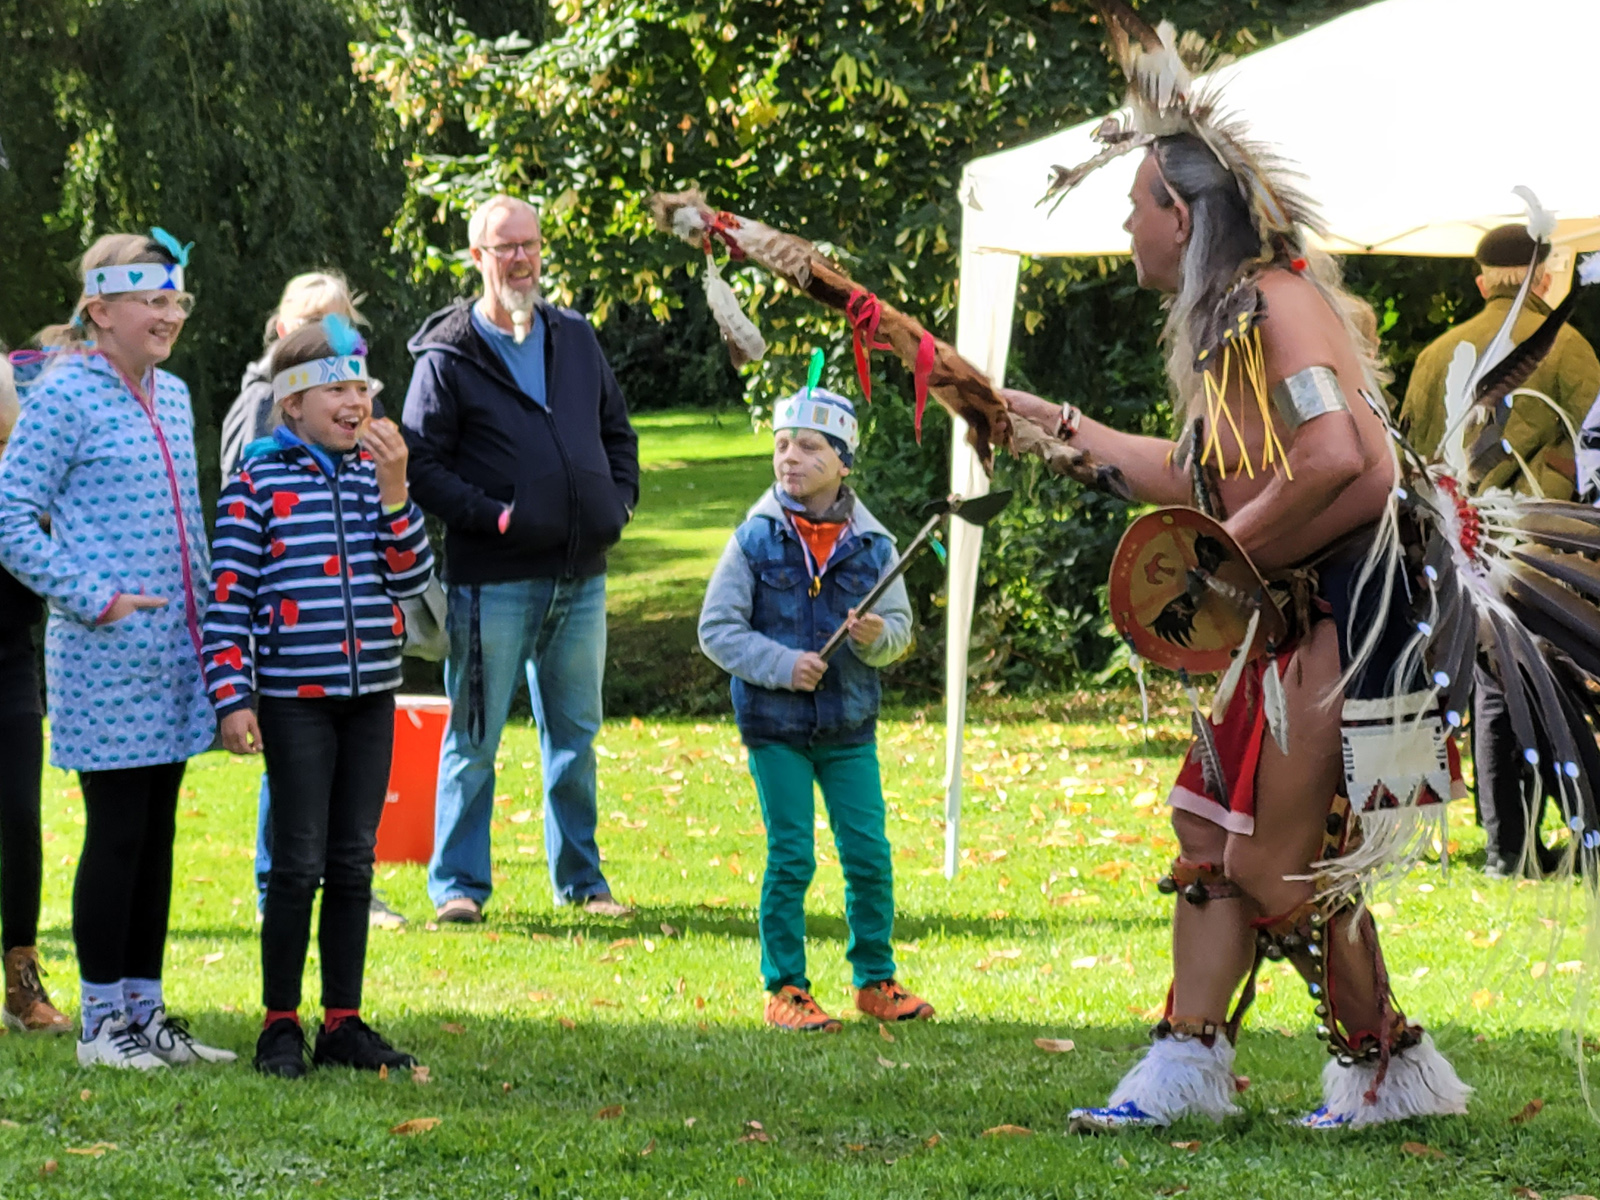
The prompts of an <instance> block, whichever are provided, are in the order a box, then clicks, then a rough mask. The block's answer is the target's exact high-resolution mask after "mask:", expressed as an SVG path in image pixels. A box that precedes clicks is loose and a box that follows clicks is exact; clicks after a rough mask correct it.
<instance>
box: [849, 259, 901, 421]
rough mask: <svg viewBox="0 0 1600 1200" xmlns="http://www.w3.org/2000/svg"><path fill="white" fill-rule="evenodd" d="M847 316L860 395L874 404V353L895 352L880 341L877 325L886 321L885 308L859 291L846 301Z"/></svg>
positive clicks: (876, 299) (870, 294)
mask: <svg viewBox="0 0 1600 1200" xmlns="http://www.w3.org/2000/svg"><path fill="white" fill-rule="evenodd" d="M844 315H845V316H846V317H848V318H849V319H850V345H851V348H852V349H853V350H854V351H855V354H856V377H857V378H858V379H860V380H861V394H862V395H863V396H865V397H866V399H867V403H868V404H870V403H872V366H871V362H872V352H873V351H874V350H893V349H894V347H893V346H891V345H890V344H889V343H888V342H880V341H878V340H877V338H878V322H879V321H880V320H882V319H883V305H882V304H881V303H880V302H879V300H878V298H877V297H876V296H874V295H873V294H872V293H871V292H864V291H861V290H860V289H859V288H858V289H857V290H856V291H853V292H851V293H850V299H848V300H846V301H845V304H844Z"/></svg>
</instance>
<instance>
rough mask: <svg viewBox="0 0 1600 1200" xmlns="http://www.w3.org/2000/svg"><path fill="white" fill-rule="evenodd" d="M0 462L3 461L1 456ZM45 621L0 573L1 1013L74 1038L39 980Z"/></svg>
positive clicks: (0, 363) (3, 364)
mask: <svg viewBox="0 0 1600 1200" xmlns="http://www.w3.org/2000/svg"><path fill="white" fill-rule="evenodd" d="M17 407H18V406H17V389H16V386H15V384H14V383H13V380H12V370H11V363H10V361H9V360H8V359H7V358H6V357H5V356H4V355H0V456H3V454H4V451H5V446H6V443H7V442H8V441H10V439H11V430H12V428H13V427H14V426H15V425H16V423H17ZM0 461H3V458H0ZM43 619H44V605H43V603H41V602H40V600H39V597H37V596H35V595H34V594H33V593H32V592H30V591H29V590H28V589H27V588H25V587H23V586H22V585H21V584H20V583H18V582H17V580H16V578H15V577H14V576H12V575H10V574H7V573H6V572H4V571H0V760H3V761H4V762H5V764H6V769H5V772H4V774H3V775H0V944H3V945H4V948H5V971H6V996H5V1007H4V1008H3V1009H0V1016H3V1018H4V1020H5V1024H6V1027H7V1028H10V1029H14V1030H16V1031H17V1032H18V1033H71V1032H72V1022H71V1021H70V1020H68V1019H67V1017H66V1016H64V1015H63V1014H62V1013H60V1012H58V1011H57V1010H56V1009H55V1007H54V1006H53V1005H51V1003H50V996H49V993H47V992H46V991H45V989H44V984H43V983H42V982H41V981H40V979H39V976H40V974H41V972H42V971H43V968H42V967H41V966H40V965H39V951H38V948H37V942H38V940H39V893H40V890H41V888H42V887H43V884H44V841H43V831H42V830H41V828H40V825H39V772H40V771H41V770H42V769H43V767H44V717H43V713H42V711H41V709H40V705H39V669H38V667H37V665H36V664H35V659H34V644H33V628H34V626H35V625H37V624H39V622H40V621H41V620H43Z"/></svg>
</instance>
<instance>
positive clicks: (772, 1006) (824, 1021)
mask: <svg viewBox="0 0 1600 1200" xmlns="http://www.w3.org/2000/svg"><path fill="white" fill-rule="evenodd" d="M766 1015H767V1024H768V1025H776V1026H777V1027H778V1028H779V1029H790V1030H793V1031H794V1032H796V1033H838V1032H839V1030H841V1029H843V1028H844V1026H843V1025H841V1024H840V1023H839V1019H838V1018H837V1017H830V1016H829V1015H828V1014H827V1013H825V1012H823V1011H822V1006H821V1005H819V1004H818V1003H817V1002H816V1001H815V1000H814V999H812V997H811V993H810V992H807V991H804V990H802V989H800V988H797V987H795V986H794V985H793V984H789V985H788V986H785V987H781V988H779V989H778V990H777V991H775V992H773V993H772V995H770V996H768V997H767V1014H766Z"/></svg>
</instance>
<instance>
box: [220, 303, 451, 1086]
mask: <svg viewBox="0 0 1600 1200" xmlns="http://www.w3.org/2000/svg"><path fill="white" fill-rule="evenodd" d="M271 365H272V391H273V396H274V397H275V399H276V403H277V405H278V406H279V408H280V409H281V416H282V422H281V423H278V422H277V421H274V425H275V428H274V429H273V432H272V436H270V437H267V438H262V439H259V440H257V441H255V442H252V443H250V445H248V446H246V447H245V451H244V465H243V466H242V467H241V469H240V470H239V471H238V473H236V474H235V475H234V476H233V477H232V478H231V479H230V480H229V481H228V483H227V485H226V486H225V487H224V488H223V491H222V495H221V497H220V498H219V500H218V502H217V526H216V538H215V542H214V545H213V555H212V558H213V565H212V596H211V606H210V609H209V610H208V612H207V614H206V623H205V662H206V674H207V683H208V685H209V688H210V691H211V697H212V701H213V703H214V704H215V705H216V708H217V716H218V718H219V720H220V721H221V725H222V743H223V746H224V747H225V748H226V749H228V750H231V751H233V752H234V753H236V754H254V753H263V754H265V756H266V760H267V774H268V776H269V778H270V780H271V784H272V790H273V796H274V801H273V805H272V844H273V846H274V848H275V850H276V852H277V857H276V858H275V860H274V861H273V864H272V874H271V876H270V877H269V879H268V881H267V904H266V911H265V913H264V914H263V918H262V923H261V974H262V994H263V1002H264V1004H265V1006H266V1010H267V1013H266V1019H265V1021H264V1022H263V1027H262V1032H261V1036H260V1039H259V1040H258V1042H257V1044H256V1055H255V1066H256V1069H257V1070H259V1071H261V1072H262V1073H264V1074H268V1075H278V1076H282V1077H285V1078H299V1077H300V1076H302V1075H304V1074H305V1073H306V1070H307V1062H306V1042H305V1037H304V1035H303V1033H302V1032H301V1027H300V1016H299V1007H300V981H301V976H302V975H303V974H304V972H305V960H306V945H307V942H308V940H309V937H310V930H311V909H312V905H313V902H314V901H315V899H316V894H317V888H318V886H319V885H320V886H321V889H322V912H321V917H320V924H319V927H318V931H317V944H318V948H319V950H320V953H321V969H322V1006H323V1010H324V1016H323V1021H322V1027H321V1029H320V1030H319V1031H318V1033H317V1040H316V1050H315V1053H314V1055H313V1056H312V1062H313V1063H314V1064H315V1065H317V1066H328V1065H336V1066H349V1067H357V1068H362V1069H366V1070H373V1071H376V1070H380V1069H382V1068H385V1067H389V1068H401V1067H410V1066H413V1065H415V1062H416V1060H415V1059H413V1058H412V1057H411V1056H410V1055H409V1054H405V1053H403V1052H401V1051H398V1050H396V1049H395V1048H394V1047H393V1046H391V1045H390V1044H389V1043H388V1042H387V1041H385V1040H384V1039H383V1038H382V1037H381V1036H380V1035H379V1034H378V1033H377V1032H376V1031H375V1030H373V1029H372V1028H371V1027H370V1026H369V1025H367V1024H366V1023H365V1022H364V1021H363V1020H362V1019H361V984H362V975H363V973H364V970H365V964H366V953H367V927H368V922H367V909H368V904H369V901H370V898H371V891H372V863H373V849H374V846H375V844H376V841H377V835H378V821H379V819H380V818H381V817H382V815H383V801H384V794H385V792H386V790H387V786H388V779H389V761H390V754H391V751H392V748H393V743H394V693H395V690H396V689H397V688H399V686H400V675H401V672H400V652H401V648H402V647H403V646H404V644H405V619H404V617H403V615H402V613H401V609H400V604H399V601H401V600H403V599H406V598H408V597H411V596H417V595H420V594H421V593H422V592H423V590H424V589H425V588H426V587H427V586H428V579H429V576H430V575H431V573H432V570H433V554H432V552H431V550H430V549H429V547H428V537H427V531H426V528H425V526H424V524H423V519H422V513H421V511H420V510H418V509H417V507H416V506H415V505H414V504H412V502H411V499H410V497H409V496H408V494H407V492H406V444H405V439H404V438H403V437H402V436H401V434H400V431H399V429H398V428H396V426H395V425H394V424H393V422H390V421H382V420H380V421H375V420H373V419H372V405H371V401H370V399H369V398H368V395H367V362H366V346H365V344H364V343H363V342H362V341H361V339H360V338H359V336H358V335H357V334H356V332H355V330H354V328H353V327H352V326H351V325H350V323H349V322H348V321H346V320H345V319H344V318H342V317H340V316H338V315H330V316H327V317H324V318H323V319H322V321H320V322H319V323H317V324H315V325H307V326H304V327H302V328H300V329H298V330H296V331H294V332H293V333H291V334H289V335H287V336H286V337H284V338H283V340H282V341H280V342H279V343H278V344H277V346H276V348H275V349H274V350H273V352H272V364H271ZM253 704H254V707H253Z"/></svg>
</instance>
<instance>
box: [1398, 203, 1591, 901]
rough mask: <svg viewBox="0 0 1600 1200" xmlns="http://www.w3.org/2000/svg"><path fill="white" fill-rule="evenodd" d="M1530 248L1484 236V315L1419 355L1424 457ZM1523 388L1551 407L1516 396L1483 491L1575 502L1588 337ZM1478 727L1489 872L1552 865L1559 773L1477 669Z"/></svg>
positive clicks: (1412, 420)
mask: <svg viewBox="0 0 1600 1200" xmlns="http://www.w3.org/2000/svg"><path fill="white" fill-rule="evenodd" d="M1534 245H1535V244H1534V240H1533V238H1532V237H1530V236H1529V235H1528V231H1527V229H1526V228H1525V227H1524V226H1522V225H1502V226H1500V227H1499V228H1497V229H1491V230H1490V231H1489V232H1488V233H1486V234H1484V235H1483V239H1482V240H1481V241H1480V242H1479V243H1478V249H1477V252H1476V257H1477V262H1478V277H1477V284H1478V291H1479V293H1480V294H1481V295H1482V296H1483V299H1484V306H1483V311H1482V312H1480V313H1478V315H1477V316H1475V317H1473V318H1471V319H1470V320H1468V321H1465V322H1463V323H1462V324H1460V325H1457V326H1456V327H1455V328H1454V329H1451V330H1449V331H1447V332H1446V333H1444V334H1443V335H1441V336H1440V337H1439V338H1437V339H1436V340H1434V341H1433V342H1432V343H1430V344H1429V345H1428V346H1427V347H1426V348H1424V349H1423V351H1422V353H1421V354H1419V355H1418V356H1417V363H1416V366H1415V368H1413V370H1412V372H1411V382H1410V384H1409V386H1408V387H1407V388H1406V398H1405V403H1404V404H1403V405H1402V406H1401V409H1400V425H1401V428H1402V429H1403V430H1405V431H1406V434H1407V437H1408V438H1409V440H1410V442H1411V444H1412V446H1413V447H1414V448H1415V449H1416V450H1417V452H1418V453H1419V454H1422V455H1423V456H1424V457H1426V456H1428V455H1431V454H1432V453H1433V452H1434V450H1435V449H1436V448H1437V447H1438V445H1439V442H1440V440H1441V439H1442V438H1443V437H1444V434H1445V414H1444V390H1445V375H1446V373H1447V372H1448V371H1449V369H1450V359H1451V356H1452V355H1453V354H1454V353H1455V349H1456V347H1457V346H1458V345H1459V344H1461V343H1462V342H1470V343H1471V344H1472V345H1473V346H1474V347H1475V348H1476V349H1477V350H1480V351H1481V350H1482V349H1483V348H1484V347H1485V346H1487V345H1488V344H1489V342H1490V340H1491V339H1492V338H1493V337H1494V335H1495V334H1496V333H1497V332H1498V331H1499V329H1500V326H1501V325H1502V324H1503V323H1504V321H1505V318H1506V313H1507V312H1509V311H1510V308H1511V303H1512V301H1513V300H1514V299H1515V297H1516V294H1517V290H1518V289H1519V288H1520V287H1521V286H1522V282H1523V280H1524V279H1526V278H1527V275H1528V269H1529V264H1530V263H1531V262H1532V261H1533V256H1534ZM1534 271H1535V275H1534V279H1533V283H1532V285H1531V288H1530V294H1529V297H1528V302H1527V305H1526V307H1525V308H1524V309H1523V312H1522V315H1521V316H1520V317H1519V318H1518V319H1517V324H1516V327H1515V329H1514V330H1513V333H1512V336H1513V338H1514V339H1515V340H1516V341H1517V342H1521V341H1522V340H1523V339H1524V338H1526V337H1527V336H1528V335H1529V334H1531V333H1533V331H1534V330H1535V329H1537V328H1538V327H1539V324H1540V322H1541V321H1543V320H1544V318H1545V317H1546V316H1547V315H1548V314H1549V312H1550V306H1549V305H1548V304H1546V303H1545V301H1544V297H1545V295H1546V294H1548V292H1549V290H1550V282H1551V280H1550V275H1549V273H1548V272H1547V271H1546V270H1545V267H1544V262H1543V259H1542V258H1541V260H1540V262H1539V264H1538V265H1537V266H1536V267H1535V268H1534ZM1523 386H1524V388H1526V389H1529V390H1531V391H1535V392H1539V393H1542V394H1543V396H1545V397H1548V399H1549V403H1547V402H1546V401H1545V400H1543V399H1540V398H1539V397H1538V396H1532V395H1526V394H1518V395H1516V396H1515V399H1514V402H1513V404H1512V409H1511V415H1510V416H1509V417H1508V418H1507V420H1506V427H1505V438H1506V441H1507V443H1508V444H1509V445H1510V446H1511V448H1512V449H1513V450H1514V451H1515V454H1514V455H1513V456H1511V457H1510V458H1508V459H1507V460H1506V461H1505V462H1503V463H1501V464H1500V465H1499V466H1498V467H1495V468H1494V469H1493V470H1492V471H1490V472H1489V473H1488V474H1487V475H1486V476H1485V477H1484V480H1483V483H1482V484H1481V486H1480V490H1487V489H1490V488H1509V489H1511V490H1512V491H1516V492H1520V493H1522V494H1524V495H1529V494H1532V495H1542V496H1546V497H1548V498H1549V499H1552V500H1571V499H1572V498H1573V497H1574V496H1575V495H1576V494H1577V493H1578V491H1579V490H1581V489H1580V484H1579V480H1578V470H1577V458H1578V448H1577V447H1575V446H1574V444H1573V440H1572V436H1571V432H1570V430H1572V429H1576V428H1578V427H1580V426H1581V425H1582V424H1583V422H1584V419H1585V417H1586V416H1587V415H1588V413H1589V409H1590V407H1591V406H1592V405H1593V404H1594V402H1595V397H1596V394H1597V393H1600V359H1597V358H1596V357H1595V352H1594V349H1593V347H1591V346H1590V345H1589V343H1588V342H1587V341H1585V340H1584V337H1583V335H1582V334H1580V333H1579V332H1578V331H1577V330H1575V329H1573V328H1572V327H1571V326H1570V325H1567V326H1563V327H1562V329H1561V331H1560V332H1559V333H1558V334H1557V335H1556V341H1555V345H1554V346H1552V347H1551V349H1550V352H1549V354H1547V355H1546V356H1545V358H1544V360H1543V361H1542V362H1541V363H1540V364H1539V365H1538V367H1536V368H1535V369H1534V372H1533V374H1532V375H1531V376H1530V377H1529V378H1528V381H1527V383H1526V384H1524V385H1523ZM1552 404H1553V405H1554V407H1552ZM1558 410H1559V411H1558ZM1472 731H1473V732H1472V761H1473V774H1474V777H1475V779H1476V786H1477V799H1478V819H1479V821H1480V822H1481V823H1482V825H1483V831H1484V835H1485V837H1486V838H1487V841H1488V846H1487V857H1486V859H1485V862H1484V870H1485V873H1487V874H1488V875H1491V876H1494V877H1500V878H1503V877H1506V876H1510V875H1515V874H1519V873H1520V872H1522V871H1524V870H1533V869H1536V868H1537V869H1540V870H1549V869H1552V868H1553V867H1554V865H1555V862H1556V860H1557V858H1558V857H1559V855H1558V854H1557V852H1556V851H1555V850H1552V849H1550V848H1548V847H1546V846H1545V845H1544V843H1543V842H1542V841H1540V839H1539V837H1538V836H1537V833H1538V828H1539V824H1540V822H1541V820H1542V815H1543V812H1544V805H1545V799H1546V798H1547V797H1549V796H1559V795H1560V794H1561V788H1560V784H1559V782H1558V781H1557V780H1556V778H1555V776H1554V774H1553V771H1554V769H1555V765H1554V762H1553V761H1547V762H1545V763H1543V764H1541V765H1540V766H1539V767H1537V768H1535V767H1533V766H1530V765H1529V764H1528V763H1527V762H1526V761H1525V760H1524V758H1523V756H1522V754H1521V752H1520V751H1518V749H1517V745H1516V737H1515V735H1514V732H1513V730H1512V725H1511V716H1510V714H1509V713H1508V712H1507V711H1506V701H1505V693H1504V691H1503V690H1502V689H1501V687H1500V685H1499V684H1498V683H1496V682H1495V680H1494V677H1493V676H1492V675H1491V674H1490V673H1489V672H1488V671H1487V670H1485V669H1484V668H1483V667H1482V666H1481V665H1480V666H1479V667H1478V669H1477V684H1476V693H1475V699H1474V701H1473V719H1472ZM1530 785H1532V786H1535V787H1537V789H1538V791H1539V795H1538V798H1537V799H1536V800H1535V802H1534V803H1533V805H1532V806H1531V808H1530V806H1529V804H1528V801H1527V798H1526V792H1527V790H1528V788H1529V787H1530ZM1530 835H1531V836H1530Z"/></svg>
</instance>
